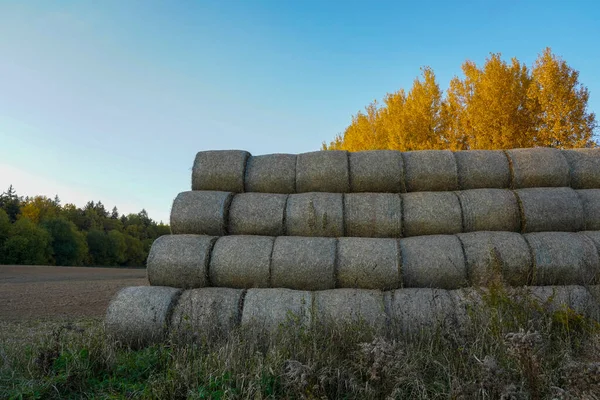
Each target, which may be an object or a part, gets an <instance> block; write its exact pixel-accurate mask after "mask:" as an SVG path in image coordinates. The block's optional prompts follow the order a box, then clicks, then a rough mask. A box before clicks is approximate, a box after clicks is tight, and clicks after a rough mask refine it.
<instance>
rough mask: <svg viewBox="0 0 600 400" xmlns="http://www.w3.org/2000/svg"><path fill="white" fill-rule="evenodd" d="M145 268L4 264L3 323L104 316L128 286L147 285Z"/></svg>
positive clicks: (0, 286)
mask: <svg viewBox="0 0 600 400" xmlns="http://www.w3.org/2000/svg"><path fill="white" fill-rule="evenodd" d="M146 285H148V280H147V278H146V270H145V269H125V268H88V267H50V266H23V265H0V321H16V320H30V319H52V320H56V319H60V320H70V319H81V318H88V317H91V318H97V317H103V316H104V313H105V312H106V307H107V306H108V303H109V302H110V300H111V299H112V298H113V297H114V295H115V294H116V293H117V292H118V291H119V290H120V289H121V288H123V287H126V286H146Z"/></svg>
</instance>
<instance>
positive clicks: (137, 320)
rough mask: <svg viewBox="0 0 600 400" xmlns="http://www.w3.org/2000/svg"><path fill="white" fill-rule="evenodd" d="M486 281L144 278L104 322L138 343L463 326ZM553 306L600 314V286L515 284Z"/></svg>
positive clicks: (514, 291)
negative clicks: (297, 284) (326, 283)
mask: <svg viewBox="0 0 600 400" xmlns="http://www.w3.org/2000/svg"><path fill="white" fill-rule="evenodd" d="M486 291H487V289H474V288H465V289H459V290H443V289H428V288H405V289H398V290H392V291H378V290H366V289H333V290H323V291H300V290H291V289H247V290H244V289H231V288H214V287H208V288H200V289H192V290H181V289H176V288H172V287H164V286H137V287H128V288H125V289H123V290H121V291H120V292H119V293H118V294H117V296H116V297H115V298H114V299H113V301H112V302H111V304H110V305H109V307H108V310H107V315H106V320H105V327H106V331H107V333H108V334H109V336H111V337H112V338H114V339H116V340H117V341H120V342H122V343H124V344H127V345H131V346H143V345H148V344H152V343H158V342H161V341H164V340H167V339H194V338H195V339H205V340H206V339H208V340H210V339H211V338H215V337H219V336H221V337H223V336H226V335H227V334H228V333H229V332H231V331H232V330H233V329H235V328H237V327H239V326H242V327H252V328H256V329H259V330H260V331H263V332H264V331H266V332H271V333H274V332H276V331H277V330H278V329H279V328H280V327H282V326H283V327H288V328H289V329H300V328H310V327H313V326H317V325H319V326H335V325H339V324H345V323H361V324H365V326H368V327H369V328H370V329H373V330H374V331H376V332H385V331H388V332H389V331H391V332H397V333H399V334H403V335H409V336H410V335H415V334H418V333H420V332H422V331H423V330H428V329H432V328H436V327H440V326H445V327H449V328H454V329H458V330H459V331H460V329H462V328H464V327H466V326H467V325H468V321H469V310H472V309H474V308H476V307H477V306H478V305H480V304H481V302H482V294H483V293H486ZM508 291H509V292H508V295H509V296H510V297H511V298H524V297H527V298H528V299H533V300H534V301H535V303H536V304H538V305H542V306H543V307H545V308H546V309H547V310H549V311H552V310H557V309H559V308H561V307H563V306H567V307H569V308H570V309H572V310H574V311H576V312H578V313H580V314H582V315H584V316H586V317H589V318H592V319H595V320H598V321H600V286H588V287H583V286H532V287H521V288H510V289H508Z"/></svg>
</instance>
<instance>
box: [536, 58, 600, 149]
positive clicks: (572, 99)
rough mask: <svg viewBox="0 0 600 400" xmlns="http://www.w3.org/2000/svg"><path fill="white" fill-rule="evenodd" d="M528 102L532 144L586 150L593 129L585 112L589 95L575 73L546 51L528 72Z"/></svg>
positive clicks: (592, 121)
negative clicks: (531, 111)
mask: <svg viewBox="0 0 600 400" xmlns="http://www.w3.org/2000/svg"><path fill="white" fill-rule="evenodd" d="M532 76H533V84H532V85H531V86H530V88H529V93H528V95H529V98H530V100H531V102H533V103H535V104H536V106H537V107H536V110H535V111H536V112H535V118H536V123H535V138H536V144H538V145H540V146H551V147H559V148H565V147H589V146H592V145H593V144H594V143H593V142H592V138H593V135H594V130H595V128H596V127H597V123H596V117H595V114H594V113H590V112H588V111H587V102H588V99H589V92H588V90H587V88H586V87H584V86H583V85H582V84H581V83H579V72H577V71H575V70H574V69H572V68H571V67H569V66H568V65H567V63H566V62H565V61H564V60H563V59H561V58H559V57H557V56H555V55H554V54H552V51H551V50H550V48H546V49H545V50H544V51H543V53H542V54H540V55H539V57H538V58H537V60H536V61H535V63H534V66H533V69H532Z"/></svg>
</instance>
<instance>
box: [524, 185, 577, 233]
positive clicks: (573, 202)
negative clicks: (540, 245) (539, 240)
mask: <svg viewBox="0 0 600 400" xmlns="http://www.w3.org/2000/svg"><path fill="white" fill-rule="evenodd" d="M515 193H516V194H517V196H518V198H519V202H520V204H521V221H522V231H523V232H524V233H526V232H547V231H571V232H574V231H580V230H583V227H584V226H585V224H584V221H585V220H584V217H583V206H582V204H581V200H580V199H579V196H578V195H577V192H576V191H575V190H573V189H571V188H566V187H562V188H530V189H518V190H515Z"/></svg>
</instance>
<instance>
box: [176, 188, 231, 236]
mask: <svg viewBox="0 0 600 400" xmlns="http://www.w3.org/2000/svg"><path fill="white" fill-rule="evenodd" d="M232 198H233V194H232V193H229V192H210V191H193V192H183V193H179V194H178V195H177V197H176V198H175V200H174V201H173V208H172V209H171V232H173V233H174V234H184V233H189V234H197V235H212V236H223V235H226V234H227V219H228V213H229V205H230V204H231V199H232Z"/></svg>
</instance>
